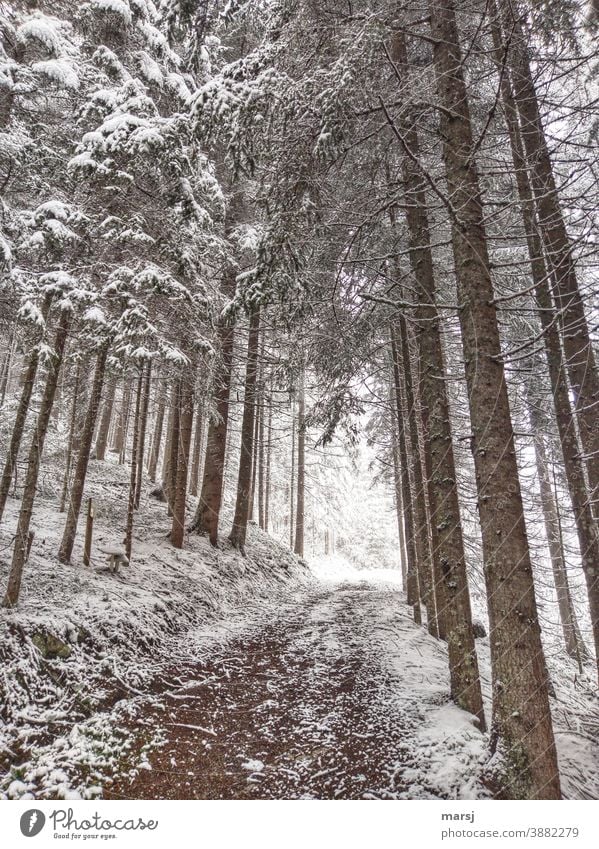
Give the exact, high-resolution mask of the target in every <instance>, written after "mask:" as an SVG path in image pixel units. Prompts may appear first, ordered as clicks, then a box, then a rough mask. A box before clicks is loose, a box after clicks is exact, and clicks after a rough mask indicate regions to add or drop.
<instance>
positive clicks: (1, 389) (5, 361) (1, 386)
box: [0, 325, 17, 410]
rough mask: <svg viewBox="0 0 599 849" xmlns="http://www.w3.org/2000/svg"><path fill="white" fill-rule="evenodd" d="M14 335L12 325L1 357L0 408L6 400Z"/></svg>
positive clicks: (14, 330)
mask: <svg viewBox="0 0 599 849" xmlns="http://www.w3.org/2000/svg"><path fill="white" fill-rule="evenodd" d="M16 335H17V333H16V329H15V326H14V325H13V328H12V330H11V332H10V336H9V337H8V345H7V346H6V353H5V354H4V357H3V358H2V372H1V374H0V410H1V409H2V407H3V406H4V401H5V400H6V391H7V389H8V383H9V380H10V369H11V366H12V358H13V354H14V347H15V338H16Z"/></svg>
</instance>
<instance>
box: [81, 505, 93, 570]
mask: <svg viewBox="0 0 599 849" xmlns="http://www.w3.org/2000/svg"><path fill="white" fill-rule="evenodd" d="M93 529H94V499H93V498H88V499H87V520H86V522H85V543H84V546H83V565H84V566H90V565H91V556H92V532H93Z"/></svg>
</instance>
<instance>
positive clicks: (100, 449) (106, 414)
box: [94, 377, 117, 460]
mask: <svg viewBox="0 0 599 849" xmlns="http://www.w3.org/2000/svg"><path fill="white" fill-rule="evenodd" d="M116 384H117V379H116V377H112V378H111V379H110V381H109V383H108V392H107V394H106V399H105V400H104V405H103V407H102V416H101V418H100V428H99V430H98V437H97V439H96V448H95V450H94V457H95V459H96V460H104V459H105V458H106V448H107V446H108V431H109V430H110V422H111V421H112V409H113V407H114V395H115V392H116Z"/></svg>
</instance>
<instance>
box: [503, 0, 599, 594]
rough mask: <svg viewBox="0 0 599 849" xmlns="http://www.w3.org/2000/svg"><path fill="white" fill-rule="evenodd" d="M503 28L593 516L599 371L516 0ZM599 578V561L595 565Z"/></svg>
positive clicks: (506, 2) (598, 472) (598, 496)
mask: <svg viewBox="0 0 599 849" xmlns="http://www.w3.org/2000/svg"><path fill="white" fill-rule="evenodd" d="M500 3H501V7H502V10H503V23H504V28H505V33H506V34H507V35H508V36H509V37H510V41H511V45H512V50H511V52H510V54H509V56H510V62H509V65H510V70H511V77H512V83H513V90H514V99H515V102H516V107H517V110H518V113H519V115H520V127H521V133H522V141H523V143H524V149H525V151H526V155H527V158H528V165H529V168H530V179H531V183H532V188H533V192H534V196H535V200H536V209H537V214H538V220H539V229H540V232H541V236H542V238H543V242H544V244H545V255H546V257H547V261H548V264H549V267H550V269H551V271H552V281H553V294H554V298H555V304H556V307H557V311H558V315H559V316H560V322H561V328H562V342H563V346H564V353H565V355H566V367H567V370H568V377H569V378H570V385H571V387H572V392H573V395H574V398H575V404H576V412H577V417H578V423H579V430H580V438H581V442H582V446H583V448H584V451H585V455H586V464H587V468H588V476H589V482H590V486H591V494H592V499H593V504H594V510H595V515H597V513H598V512H599V509H598V508H599V504H598V503H597V502H598V500H599V370H598V369H597V363H596V361H595V355H594V352H593V346H592V343H591V337H590V334H589V328H588V324H587V319H586V315H585V309H584V303H583V299H582V296H581V294H580V288H579V285H578V280H577V276H576V266H575V262H574V257H573V254H572V245H571V243H570V239H569V236H568V233H567V230H566V225H565V222H564V216H563V213H562V209H561V205H560V201H559V196H558V192H557V187H556V184H555V178H554V173H553V165H552V162H551V157H550V155H549V149H548V146H547V141H546V138H545V130H544V128H543V122H542V119H541V114H540V110H539V103H538V99H537V93H536V90H535V86H534V82H533V78H532V74H531V70H530V61H529V58H528V46H527V38H528V37H527V36H526V35H525V33H524V31H523V28H522V23H521V19H522V15H521V13H520V11H519V9H518V4H517V3H516V2H514V0H500ZM595 572H596V575H595V578H596V579H597V580H599V566H597V565H596V568H595Z"/></svg>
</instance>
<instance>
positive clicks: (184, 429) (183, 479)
mask: <svg viewBox="0 0 599 849" xmlns="http://www.w3.org/2000/svg"><path fill="white" fill-rule="evenodd" d="M193 401H194V397H193V384H192V383H191V381H190V380H189V379H188V376H187V375H186V376H184V377H182V378H181V391H180V393H179V406H180V412H179V439H178V445H179V450H178V457H177V479H176V481H175V497H174V504H173V523H172V527H171V542H172V544H173V545H174V546H175V548H183V539H184V537H185V507H186V502H187V478H188V469H189V451H190V448H191V431H192V429H193Z"/></svg>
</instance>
